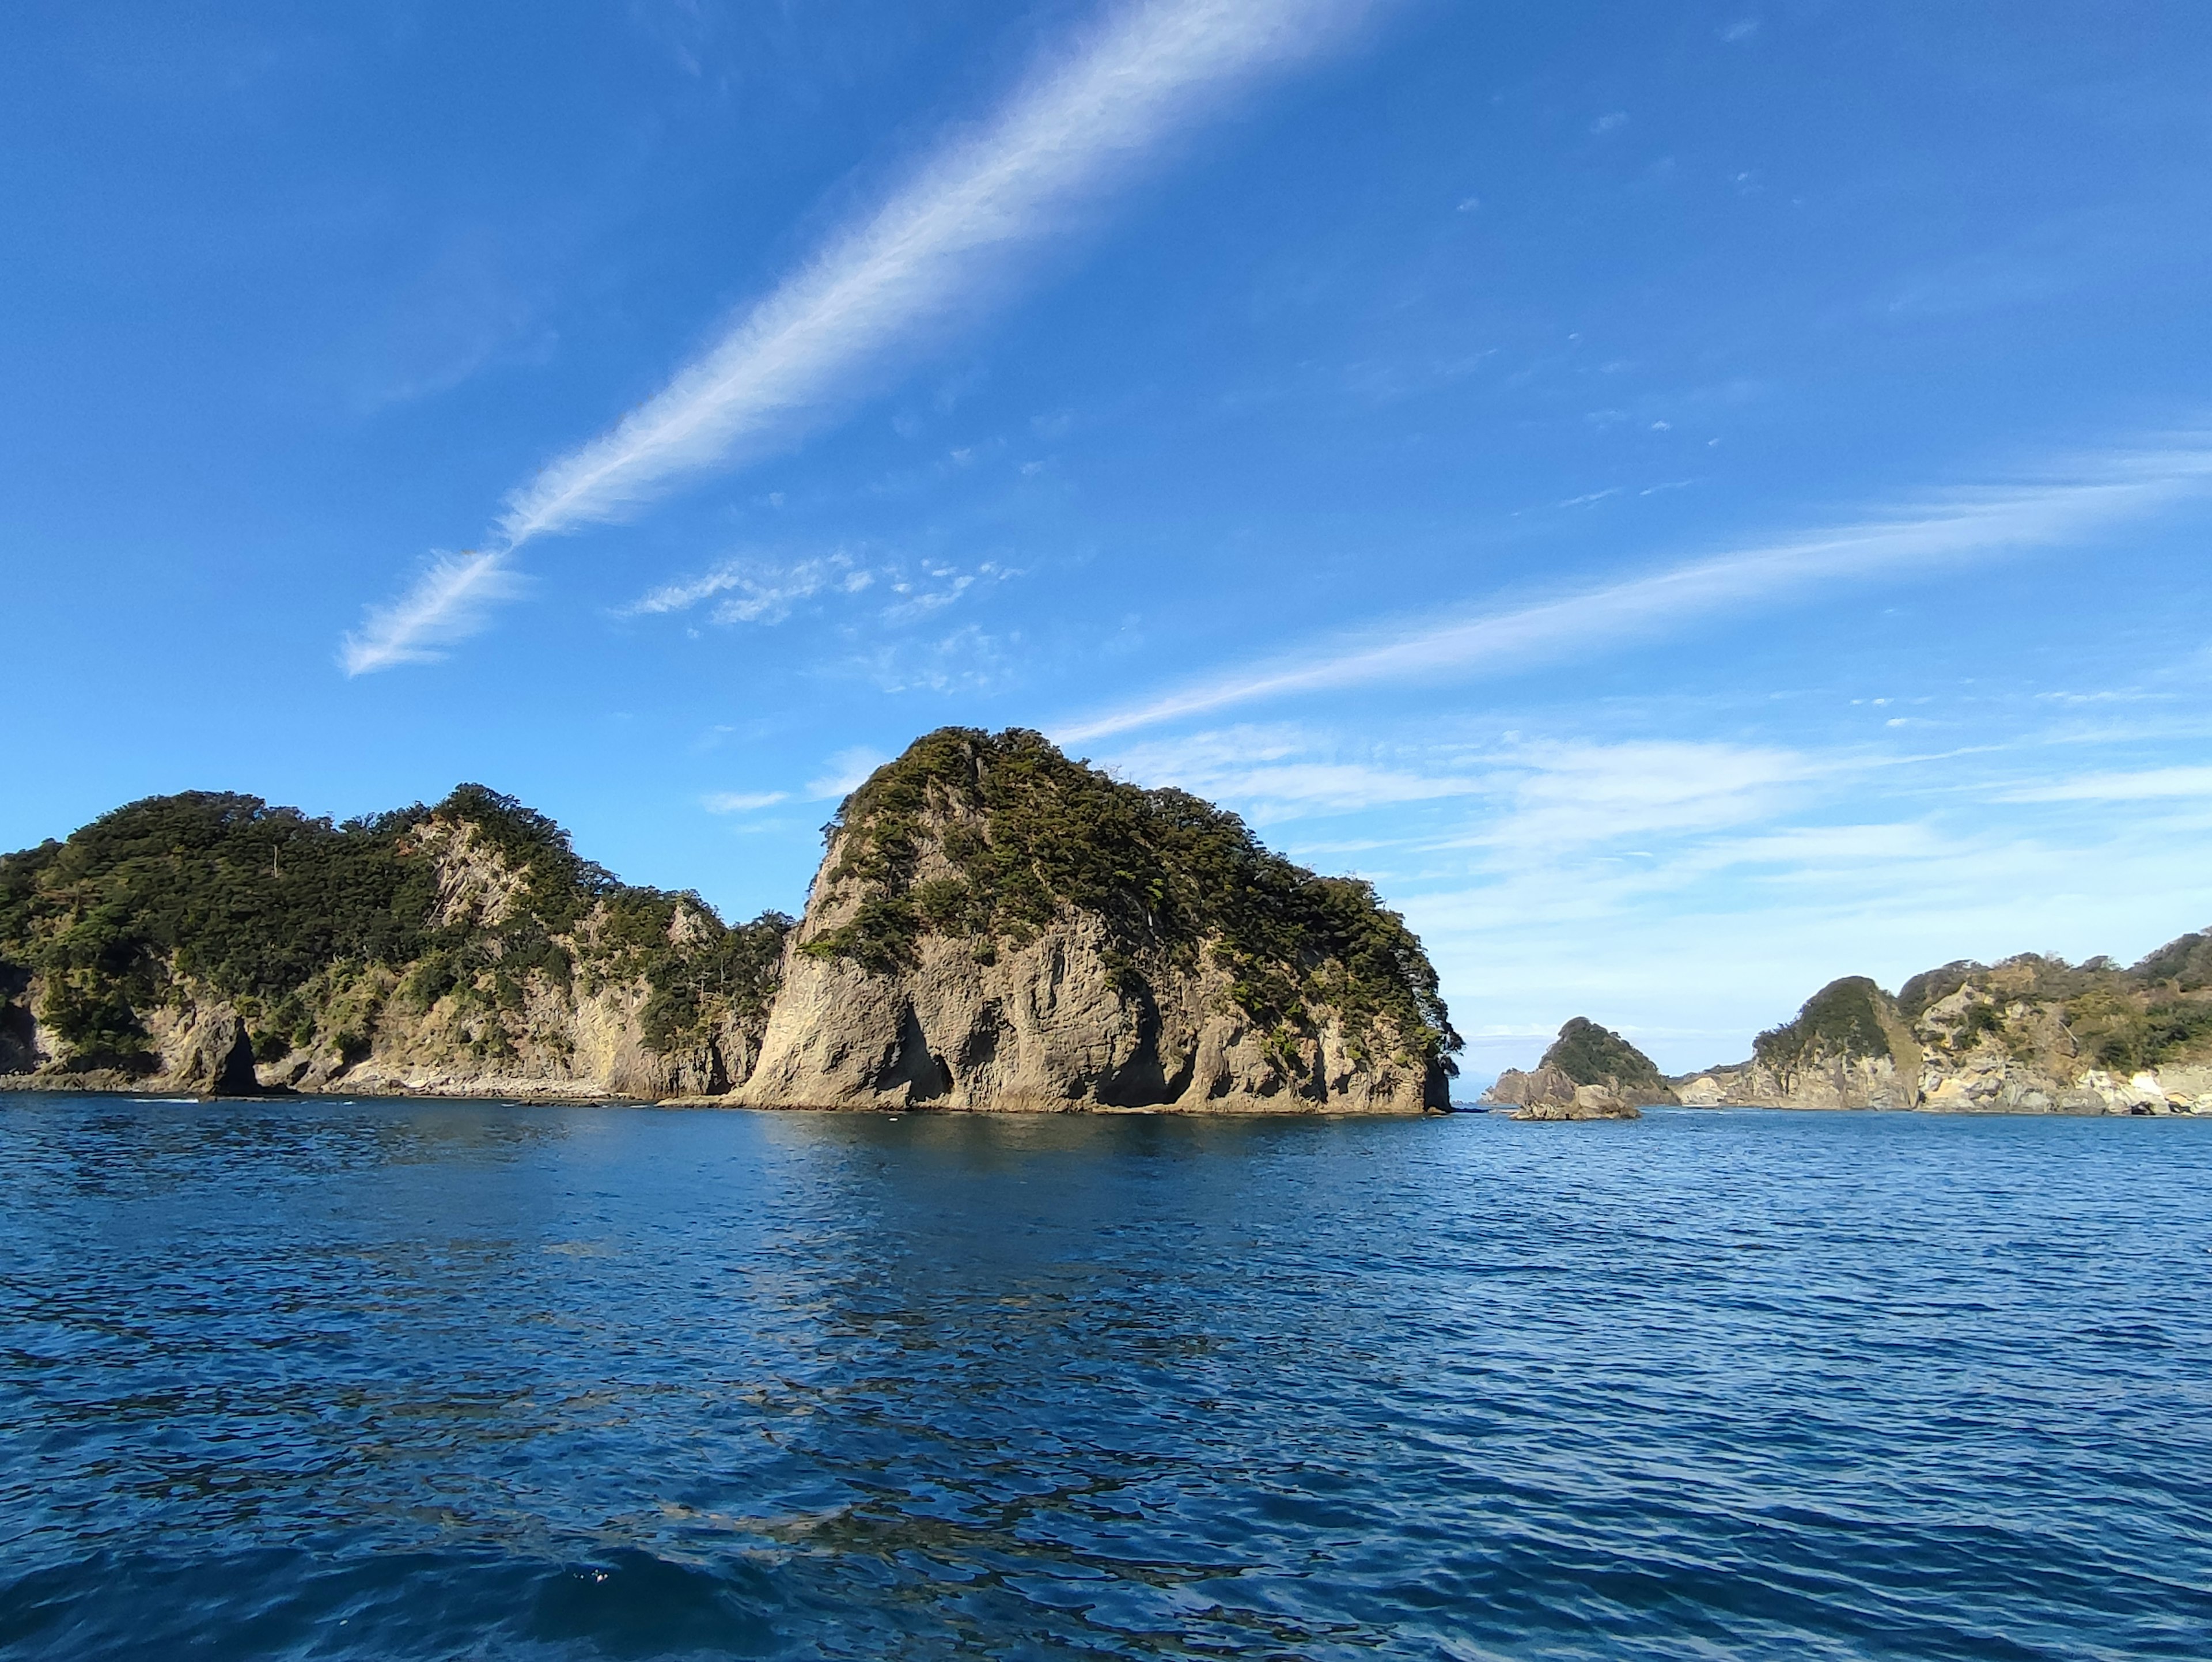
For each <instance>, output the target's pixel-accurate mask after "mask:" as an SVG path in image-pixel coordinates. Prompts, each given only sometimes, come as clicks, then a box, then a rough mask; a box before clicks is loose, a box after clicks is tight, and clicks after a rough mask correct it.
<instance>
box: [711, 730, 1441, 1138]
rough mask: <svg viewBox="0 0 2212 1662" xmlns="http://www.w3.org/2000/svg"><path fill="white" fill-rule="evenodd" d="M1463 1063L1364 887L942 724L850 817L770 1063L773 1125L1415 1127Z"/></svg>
mask: <svg viewBox="0 0 2212 1662" xmlns="http://www.w3.org/2000/svg"><path fill="white" fill-rule="evenodd" d="M1458 1047H1459V1040H1458V1037H1457V1035H1456V1034H1455V1033H1454V1032H1452V1029H1451V1026H1450V1022H1449V1018H1448V1016H1447V1014H1446V1013H1445V1010H1444V1006H1443V1001H1442V1000H1441V999H1440V998H1439V996H1438V995H1437V977H1436V971H1434V969H1433V968H1431V965H1430V963H1429V960H1428V958H1427V955H1426V954H1425V953H1424V952H1423V951H1422V949H1421V946H1420V942H1419V941H1418V940H1416V939H1415V938H1414V936H1413V934H1412V932H1411V931H1409V930H1408V929H1407V928H1406V926H1405V924H1404V922H1402V921H1401V919H1400V918H1399V917H1398V916H1397V915H1396V914H1395V913H1394V912H1391V911H1389V910H1385V909H1384V908H1383V905H1382V904H1381V903H1380V902H1379V901H1378V900H1377V899H1376V896H1375V893H1374V892H1373V891H1372V890H1371V889H1370V888H1369V887H1368V886H1367V885H1365V884H1364V883H1361V882H1358V881H1355V880H1351V879H1344V878H1324V877H1316V875H1314V874H1312V873H1311V872H1308V871H1305V870H1304V869H1302V868H1298V867H1297V866H1293V865H1291V863H1290V862H1289V861H1285V860H1283V859H1281V858H1279V856H1277V855H1273V854H1271V853H1269V852H1268V851H1267V849H1263V848H1261V846H1260V845H1259V843H1257V842H1255V840H1254V839H1253V837H1252V836H1251V834H1250V833H1249V831H1247V830H1246V829H1245V827H1244V825H1243V823H1242V822H1241V821H1240V820H1238V819H1237V818H1236V817H1235V816H1234V815H1232V814H1229V813H1224V812H1222V811H1221V810H1219V809H1218V808H1215V807H1212V806H1211V805H1209V804H1207V803H1206V802H1202V801H1199V800H1198V799H1197V798H1195V797H1194V796H1191V795H1188V794H1186V793H1184V792H1182V791H1177V790H1141V789H1139V788H1136V787H1134V786H1132V785H1127V784H1124V783H1121V782H1119V781H1116V780H1115V779H1112V778H1110V777H1109V776H1107V775H1105V774H1103V773H1101V772H1099V771H1097V770H1095V769H1093V768H1091V767H1088V766H1086V765H1085V764H1081V763H1079V762H1074V761H1071V760H1069V759H1068V758H1066V757H1065V756H1063V755H1061V754H1060V752H1059V751H1057V750H1056V749H1054V747H1053V746H1052V745H1051V744H1049V743H1048V742H1047V741H1046V740H1044V739H1043V738H1042V736H1041V735H1039V734H1035V733H1030V732H1026V731H1024V730H1021V729H1012V730H1009V731H1007V732H1004V733H1000V734H987V733H983V732H980V731H976V730H973V729H967V728H946V729H944V730H942V731H940V732H938V733H933V734H929V735H927V737H925V738H923V739H921V740H917V741H916V742H915V744H914V746H911V747H910V748H909V749H908V751H907V752H906V753H905V754H904V755H903V756H902V757H901V758H898V760H896V762H892V763H890V764H886V765H884V767H882V768H879V769H878V770H876V772H875V773H874V774H873V775H872V776H871V777H870V778H869V779H868V780H867V782H866V783H864V784H863V785H861V786H860V788H859V789H858V790H856V791H854V793H853V794H852V795H851V796H850V797H848V799H847V800H846V801H845V803H844V806H843V807H842V809H841V810H840V812H839V814H838V817H837V819H836V822H835V823H834V825H832V827H831V831H830V838H829V852H828V855H827V857H826V858H825V859H824V861H823V866H822V869H821V871H820V873H819V874H818V875H817V877H816V879H815V881H814V886H813V890H812V892H811V894H810V896H809V898H808V900H807V905H806V911H805V916H804V917H803V918H802V919H801V920H800V922H799V925H798V927H797V928H796V929H795V930H794V931H793V935H792V940H791V947H790V950H789V952H788V953H787V957H786V959H785V963H784V969H783V977H782V985H781V990H780V991H779V993H778V995H777V997H776V1000H775V1008H774V1011H773V1013H772V1014H771V1015H770V1016H769V1023H768V1027H767V1032H766V1033H765V1035H764V1036H763V1039H762V1044H761V1057H760V1062H759V1064H758V1066H757V1068H755V1069H754V1070H753V1073H752V1075H751V1077H750V1079H749V1080H748V1081H746V1083H745V1085H744V1087H743V1088H742V1090H741V1091H740V1092H739V1093H738V1095H739V1097H740V1099H742V1100H744V1101H745V1102H748V1103H754V1104H759V1105H772V1106H818V1107H833V1108H844V1107H862V1108H903V1107H909V1106H924V1105H927V1106H933V1107H945V1108H965V1109H1028V1110H1040V1109H1049V1110H1067V1109H1115V1108H1173V1109H1186V1110H1191V1109H1202V1110H1208V1111H1257V1112H1274V1113H1279V1112H1300V1111H1304V1112H1313V1111H1333V1112H1367V1113H1417V1112H1419V1111H1422V1110H1424V1109H1441V1108H1443V1107H1445V1106H1447V1105H1448V1103H1449V1095H1448V1091H1449V1075H1450V1074H1451V1073H1452V1072H1453V1071H1455V1069H1454V1068H1453V1065H1452V1062H1451V1060H1450V1056H1451V1052H1452V1051H1454V1050H1456V1049H1457V1048H1458Z"/></svg>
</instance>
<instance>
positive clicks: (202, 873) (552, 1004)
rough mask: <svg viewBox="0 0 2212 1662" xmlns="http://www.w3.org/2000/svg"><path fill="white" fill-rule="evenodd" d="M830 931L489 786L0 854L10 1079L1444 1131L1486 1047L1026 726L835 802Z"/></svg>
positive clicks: (1125, 787) (1419, 971) (938, 756)
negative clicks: (1158, 1115)
mask: <svg viewBox="0 0 2212 1662" xmlns="http://www.w3.org/2000/svg"><path fill="white" fill-rule="evenodd" d="M828 838H829V848H828V851H827V854H826V856H825V858H824V861H823V869H822V871H821V872H820V874H817V878H816V880H815V884H814V887H813V891H812V895H811V900H810V902H809V905H808V910H807V914H806V917H805V922H803V923H795V922H794V921H793V919H791V918H789V917H787V916H783V915H782V914H781V913H777V912H768V913H764V914H763V915H762V916H760V917H758V918H757V919H755V920H754V921H753V922H750V923H741V924H736V925H730V924H726V923H724V922H722V920H721V919H720V918H719V917H718V916H715V913H714V909H713V908H712V907H710V906H708V904H706V903H705V902H704V901H703V900H702V899H701V898H699V897H698V896H697V895H696V894H694V893H690V892H684V893H671V892H667V891H665V890H660V889H651V888H640V887H636V886H631V885H629V884H624V883H622V882H619V881H617V880H616V879H615V878H614V877H613V876H612V875H611V874H610V873H608V872H607V871H605V869H604V868H600V867H599V866H596V865H594V864H592V862H591V861H587V860H585V859H583V858H581V857H580V856H579V855H577V854H576V852H575V851H574V849H573V848H572V847H571V845H570V843H569V839H568V834H567V833H566V832H565V831H562V829H561V828H560V827H559V826H558V825H555V824H554V823H553V822H552V821H551V820H550V819H547V818H545V817H544V815H543V814H540V813H535V812H533V811H532V810H531V809H529V808H526V807H523V806H522V805H521V804H520V803H519V802H517V801H514V800H513V798H511V797H506V796H501V795H500V794H497V793H496V792H494V791H491V790H489V789H486V788H484V787H483V786H481V785H464V786H462V787H460V788H459V789H457V790H455V791H454V792H453V794H452V795H450V796H448V797H447V799H446V800H445V801H442V802H440V803H438V804H437V805H436V806H435V807H422V806H420V805H417V806H416V807H410V808H405V809H402V810H399V811H398V812H396V813H386V814H379V815H375V816H373V817H370V818H368V819H356V820H349V821H347V822H345V823H343V824H334V823H333V822H331V820H329V819H314V818H312V817H310V816H308V815H307V814H305V813H301V812H300V811H299V810H297V809H295V808H286V807H270V806H269V805H268V804H267V803H265V802H263V801H260V800H258V798H255V797H251V796H240V795H227V794H213V793H207V792H187V793H185V794H182V795H178V796H162V797H153V798H149V799H148V800H146V801H142V802H134V803H132V804H131V805H130V806H129V807H123V808H118V809H117V810H116V811H115V812H113V813H109V814H106V815H105V816H103V817H102V818H100V819H97V820H95V821H94V822H93V823H92V824H91V825H87V826H85V827H84V828H83V829H82V830H81V831H77V832H76V834H74V835H73V836H71V837H70V838H69V839H68V840H67V841H65V842H58V843H57V842H48V843H42V844H41V845H40V846H39V847H38V848H35V849H27V850H26V851H24V852H22V853H21V854H14V855H5V856H0V1076H4V1077H9V1078H13V1079H15V1080H18V1081H23V1082H27V1083H34V1084H39V1085H46V1086H77V1087H86V1088H95V1089H145V1088H152V1089H160V1090H173V1091H194V1092H213V1093H249V1092H253V1091H257V1090H258V1091H284V1090H290V1091H300V1092H319V1091H338V1092H362V1093H368V1092H393V1093H425V1094H447V1095H526V1096H563V1097H574V1098H588V1097H599V1096H625V1097H642V1098H652V1099H667V1098H671V1097H684V1098H701V1099H729V1098H730V1097H731V1096H732V1093H737V1094H738V1096H739V1098H740V1099H743V1100H744V1101H747V1102H750V1103H754V1104H757V1105H765V1106H826V1107H856V1106H873V1107H897V1106H907V1105H915V1106H920V1105H941V1106H946V1107H961V1108H975V1109H987V1108H1030V1109H1036V1108H1056V1109H1066V1108H1115V1107H1184V1108H1209V1109H1243V1110H1247V1111H1267V1112H1278V1111H1314V1110H1317V1109H1327V1110H1331V1111H1379V1112H1419V1111H1422V1110H1423V1109H1424V1108H1433V1107H1442V1106H1444V1105H1446V1102H1447V1082H1448V1080H1449V1075H1450V1074H1451V1072H1452V1071H1453V1067H1452V1062H1451V1053H1452V1052H1453V1051H1455V1050H1457V1049H1458V1048H1459V1039H1458V1036H1457V1035H1456V1034H1455V1033H1454V1032H1453V1031H1452V1028H1451V1024H1450V1020H1449V1016H1448V1015H1447V1014H1446V1012H1445V1009H1444V1006H1443V1000H1442V998H1441V997H1440V996H1439V995H1438V993H1437V976H1436V971H1435V969H1434V968H1433V966H1432V965H1431V964H1430V962H1429V960H1428V957H1427V955H1426V953H1425V952H1423V950H1422V948H1421V944H1420V942H1419V940H1418V939H1416V938H1415V937H1414V935H1413V933H1412V931H1410V930H1409V929H1408V928H1407V927H1406V925H1405V922H1404V921H1403V920H1402V919H1401V918H1400V917H1399V916H1398V915H1397V914H1396V913H1395V912H1393V911H1390V910H1388V909H1387V908H1385V907H1384V906H1383V904H1382V903H1381V902H1380V900H1379V899H1378V898H1377V897H1376V894H1375V892H1373V890H1372V889H1370V887H1369V886H1367V885H1365V884H1364V883H1361V882H1358V881H1357V880H1351V879H1344V878H1330V877H1322V876H1317V875H1316V874H1314V873H1312V872H1310V871H1306V870H1304V868H1300V867H1297V866H1295V865H1293V864H1291V862H1290V861H1286V860H1285V859H1283V858H1282V857H1281V856H1279V855H1275V854H1273V853H1272V852H1270V851H1269V850H1267V849H1265V848H1263V847H1262V846H1261V844H1260V843H1258V841H1257V840H1256V839H1255V838H1254V837H1253V836H1252V834H1251V832H1250V831H1249V830H1248V829H1247V828H1246V827H1245V825H1243V822H1242V821H1241V820H1239V819H1237V817H1236V816H1235V815H1234V814H1231V813H1225V812H1224V811H1222V810H1221V809H1219V808H1217V807H1213V806H1212V805H1211V804H1209V803H1206V802H1203V801H1200V800H1199V799H1197V798H1196V797H1194V796H1191V795H1189V794H1187V793H1184V792H1182V791H1176V790H1142V789H1139V788H1137V787H1135V786H1133V785H1129V784H1126V783H1124V782H1121V781H1118V780H1115V779H1112V778H1110V777H1109V776H1107V775H1105V774H1104V773H1102V772H1100V771H1099V770H1097V769H1094V768H1091V767H1090V766H1088V765H1086V764H1083V763H1080V762H1077V761H1072V760H1070V759H1069V758H1066V757H1065V756H1063V755H1061V754H1060V752H1058V751H1057V750H1055V749H1054V747H1053V746H1051V745H1050V744H1049V743H1048V741H1047V740H1045V739H1043V738H1042V736H1041V735H1039V734H1035V733H1031V732H1028V731H1026V730H1024V729H1018V728H1016V729H1009V730H1008V731H1006V732H1004V733H999V734H990V733H985V732H981V731H979V730H975V729H969V728H946V729H944V730H942V731H940V732H938V733H933V734H927V735H926V736H925V737H923V738H922V739H921V740H916V741H915V744H914V745H913V746H911V747H910V748H909V749H908V752H906V754H905V755H903V756H902V757H901V758H898V760H896V761H895V762H892V763H889V764H885V765H884V767H882V768H880V769H878V770H877V771H876V773H875V774H874V775H873V776H871V777H870V778H869V779H868V781H867V782H866V783H864V784H863V785H862V786H861V787H860V788H859V789H858V790H857V791H855V792H854V794H853V795H852V796H850V797H849V798H848V799H847V801H845V803H844V804H843V806H842V807H841V808H840V810H839V812H838V815H837V817H836V819H835V820H834V821H833V822H832V823H831V825H829V828H828Z"/></svg>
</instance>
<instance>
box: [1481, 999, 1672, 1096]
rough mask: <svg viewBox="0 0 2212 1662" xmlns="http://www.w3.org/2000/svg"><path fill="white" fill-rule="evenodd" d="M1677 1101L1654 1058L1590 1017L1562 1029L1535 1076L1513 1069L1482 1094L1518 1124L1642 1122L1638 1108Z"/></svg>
mask: <svg viewBox="0 0 2212 1662" xmlns="http://www.w3.org/2000/svg"><path fill="white" fill-rule="evenodd" d="M1482 1100H1483V1101H1484V1102H1486V1103H1489V1104H1491V1105H1494V1106H1498V1107H1505V1106H1510V1107H1512V1109H1513V1114H1512V1117H1513V1118H1515V1119H1640V1118H1641V1117H1643V1116H1642V1114H1641V1113H1640V1112H1639V1111H1638V1106H1637V1105H1638V1104H1639V1103H1647V1104H1648V1103H1672V1102H1673V1101H1674V1092H1673V1091H1671V1090H1669V1089H1668V1087H1667V1082H1666V1081H1665V1080H1664V1079H1662V1077H1661V1076H1660V1074H1659V1069H1658V1068H1657V1066H1656V1064H1655V1063H1654V1062H1652V1060H1651V1058H1650V1056H1645V1055H1644V1052H1643V1051H1641V1050H1638V1049H1637V1048H1636V1047H1635V1046H1634V1045H1633V1044H1630V1043H1629V1042H1628V1041H1627V1040H1626V1039H1625V1038H1622V1037H1621V1036H1620V1034H1619V1033H1616V1032H1613V1030H1612V1029H1610V1028H1608V1027H1601V1026H1598V1025H1597V1023H1595V1021H1592V1020H1590V1019H1589V1017H1588V1016H1576V1017H1574V1018H1572V1019H1571V1020H1569V1021H1568V1023H1567V1024H1566V1026H1564V1027H1562V1028H1560V1029H1559V1038H1556V1039H1554V1040H1553V1041H1552V1046H1551V1048H1550V1049H1549V1050H1546V1051H1545V1052H1544V1056H1543V1059H1542V1060H1541V1062H1538V1063H1537V1064H1536V1067H1535V1068H1534V1071H1533V1072H1528V1073H1524V1072H1522V1070H1521V1069H1519V1068H1508V1069H1507V1070H1506V1071H1505V1072H1504V1073H1503V1074H1501V1075H1498V1082H1497V1083H1496V1084H1495V1085H1493V1086H1492V1087H1490V1088H1489V1089H1488V1090H1487V1091H1486V1092H1484V1093H1483V1094H1482Z"/></svg>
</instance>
